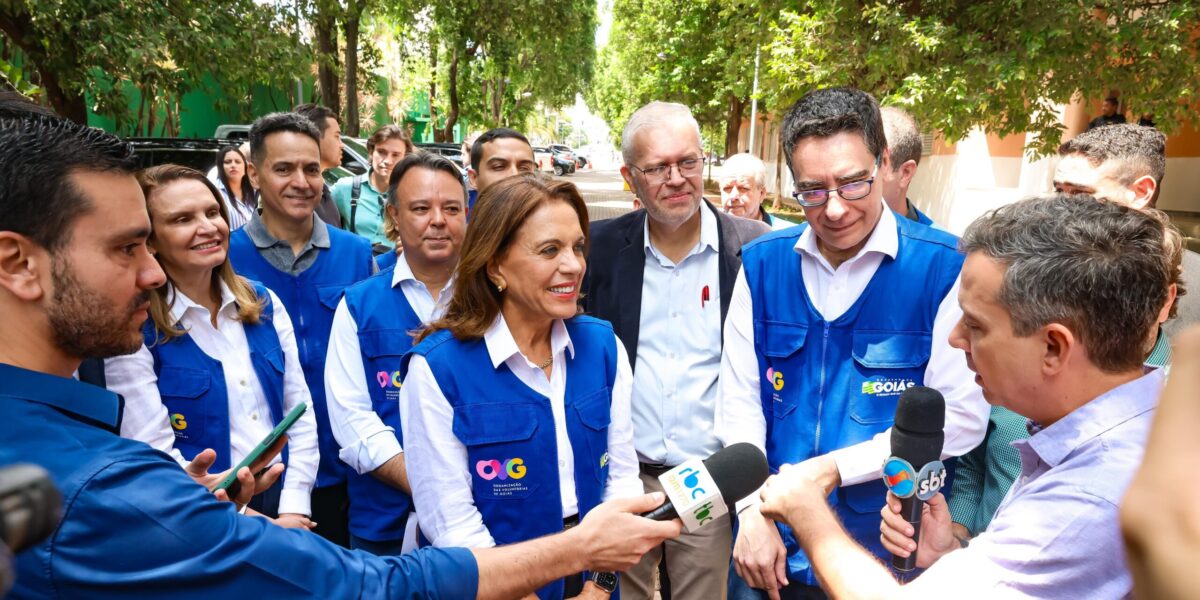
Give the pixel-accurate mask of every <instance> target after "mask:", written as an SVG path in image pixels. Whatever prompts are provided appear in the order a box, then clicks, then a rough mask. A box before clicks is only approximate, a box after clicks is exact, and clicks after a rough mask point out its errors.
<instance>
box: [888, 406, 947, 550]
mask: <svg viewBox="0 0 1200 600" xmlns="http://www.w3.org/2000/svg"><path fill="white" fill-rule="evenodd" d="M945 422H946V400H945V399H944V398H942V394H941V393H940V392H938V391H937V390H935V389H933V388H928V387H923V386H915V387H910V388H908V389H907V390H905V391H904V393H903V394H901V395H900V400H899V402H898V403H897V404H896V418H895V423H894V424H893V425H892V456H891V458H889V459H888V460H887V462H886V463H884V466H883V482H884V484H885V485H886V486H887V488H888V490H889V493H888V498H887V505H886V506H884V508H883V511H882V516H883V526H882V527H881V528H880V531H881V535H880V540H881V541H882V542H883V545H884V547H885V548H887V550H888V551H889V552H891V553H892V567H893V568H894V569H895V570H896V571H898V572H901V573H907V572H909V571H912V570H913V569H914V568H917V567H926V566H928V565H930V564H933V562H934V561H935V560H937V559H938V558H939V557H940V556H941V555H943V554H945V553H946V552H948V551H950V550H952V549H953V548H955V547H957V544H956V543H954V535H953V533H952V530H951V525H950V512H949V509H948V508H947V506H946V500H945V498H944V497H942V495H941V494H939V493H938V490H939V489H941V487H942V486H943V485H944V484H945V483H946V467H945V466H944V465H943V464H942V462H941V460H940V458H941V454H942V444H943V442H944V439H945V434H944V433H943V428H944V427H945ZM923 527H926V530H925V532H924V535H922V528H923ZM947 538H948V540H947Z"/></svg>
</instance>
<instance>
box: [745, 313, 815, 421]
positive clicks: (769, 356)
mask: <svg viewBox="0 0 1200 600" xmlns="http://www.w3.org/2000/svg"><path fill="white" fill-rule="evenodd" d="M754 337H755V339H757V340H761V342H760V343H761V348H762V354H763V357H764V359H765V360H764V361H763V362H765V363H766V364H767V368H766V370H765V371H764V372H763V373H760V374H759V375H760V376H761V377H763V379H762V380H760V381H761V383H760V384H759V389H760V390H761V391H762V392H761V396H762V398H763V406H764V407H768V406H769V407H770V411H771V413H772V414H773V415H774V416H775V418H776V419H785V418H787V416H788V415H790V414H791V413H792V412H793V411H795V410H796V395H795V394H794V393H792V392H788V393H784V390H785V389H786V385H787V382H786V380H785V379H786V377H787V376H788V375H790V376H791V377H800V375H801V371H802V369H803V363H802V360H801V357H800V351H801V350H803V349H804V342H805V340H807V339H808V325H798V324H796V323H783V322H779V321H756V322H755V323H754ZM785 374H788V375H785ZM796 386H797V384H793V385H792V387H793V388H796ZM768 402H769V403H768Z"/></svg>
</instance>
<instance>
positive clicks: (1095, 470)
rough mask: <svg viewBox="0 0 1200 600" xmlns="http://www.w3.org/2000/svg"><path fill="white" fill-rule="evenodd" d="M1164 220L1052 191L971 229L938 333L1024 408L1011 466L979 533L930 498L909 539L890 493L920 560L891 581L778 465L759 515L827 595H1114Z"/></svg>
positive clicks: (899, 527)
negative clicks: (953, 309)
mask: <svg viewBox="0 0 1200 600" xmlns="http://www.w3.org/2000/svg"><path fill="white" fill-rule="evenodd" d="M1166 227H1167V221H1166V218H1165V217H1164V216H1162V214H1161V213H1147V212H1142V211H1138V210H1136V209H1133V208H1130V207H1126V206H1121V205H1119V204H1116V203H1112V202H1107V201H1097V200H1093V199H1092V198H1084V197H1079V196H1068V195H1065V194H1059V195H1055V196H1052V197H1048V198H1041V199H1030V200H1025V201H1022V202H1017V203H1015V204H1011V205H1009V206H1005V207H1003V208H1000V209H998V210H996V211H993V212H992V213H989V214H987V215H985V216H984V217H982V218H980V219H979V220H978V221H976V222H975V223H974V224H972V225H971V226H970V227H969V228H968V229H967V231H966V233H965V234H964V236H963V238H962V244H961V248H962V250H963V251H964V252H965V253H966V254H967V258H966V262H965V264H964V266H963V271H962V288H961V291H960V293H959V296H958V298H959V303H960V304H961V305H962V310H963V317H962V320H961V321H960V322H959V324H958V326H957V327H956V328H955V330H954V333H953V334H952V335H951V336H950V343H951V345H953V346H954V347H955V348H958V349H961V350H963V351H964V352H966V355H967V362H968V364H969V365H970V367H971V369H972V370H973V371H975V373H976V381H977V382H978V383H979V384H980V386H981V387H982V388H983V393H984V397H985V398H987V400H988V402H989V403H991V404H993V405H995V406H1003V407H1005V408H1008V409H1010V410H1012V411H1013V412H1015V413H1017V414H1020V415H1022V416H1024V417H1026V418H1027V419H1028V425H1027V427H1028V428H1029V431H1030V434H1031V435H1030V437H1029V438H1028V439H1025V440H1019V441H1016V442H1014V446H1015V447H1016V448H1017V451H1018V452H1019V453H1020V456H1021V472H1020V475H1019V477H1018V479H1017V481H1016V483H1015V484H1014V485H1013V487H1012V488H1011V490H1010V491H1009V493H1008V496H1007V497H1006V498H1005V499H1004V501H1003V502H1002V503H1001V505H1000V508H999V511H998V512H997V513H996V516H995V518H994V519H993V520H992V522H991V524H990V525H989V526H988V528H987V530H986V531H984V533H982V534H981V535H979V536H978V537H976V538H975V539H973V540H971V541H970V543H969V546H968V544H967V543H966V541H965V540H960V539H958V538H956V537H955V536H954V534H953V530H952V528H951V521H950V513H949V510H948V508H947V505H946V501H945V498H943V497H942V495H941V494H938V495H935V496H934V497H933V498H931V499H930V501H929V502H928V510H927V511H925V514H924V516H923V517H922V520H921V530H920V536H919V542H917V541H915V540H914V535H913V531H912V527H911V526H910V525H909V524H908V523H906V522H904V520H903V519H902V518H901V517H900V515H899V514H898V513H899V512H900V503H899V501H898V500H897V499H896V498H895V497H894V496H891V495H890V494H889V497H888V506H886V507H885V508H884V509H883V511H882V513H883V526H882V528H881V530H882V535H881V540H882V542H883V544H884V546H885V547H886V548H887V549H888V551H890V552H892V553H893V554H896V555H899V556H909V555H910V553H912V552H914V551H915V552H916V559H917V560H916V563H917V566H918V567H924V568H928V570H927V571H926V572H925V573H924V574H922V575H920V576H919V577H917V578H916V579H914V580H913V581H912V582H911V583H909V584H908V585H906V586H904V587H900V586H899V584H898V583H897V582H896V580H895V579H894V578H893V576H892V575H891V574H890V573H889V572H887V571H886V570H885V569H884V568H882V567H881V566H880V565H879V564H878V563H877V562H875V561H874V560H873V559H872V558H871V557H870V556H869V555H868V554H867V553H866V552H865V551H864V550H863V549H862V548H861V547H860V546H858V545H857V544H856V543H854V542H853V541H852V540H851V539H849V538H848V537H847V536H846V534H845V533H844V532H843V531H842V529H841V527H840V525H839V524H838V522H837V520H836V519H835V518H834V517H833V515H832V513H831V512H830V511H829V509H828V507H827V505H826V503H825V499H824V497H822V495H821V494H820V492H819V491H816V492H814V490H815V489H816V486H814V485H812V475H811V473H809V472H807V469H805V467H804V466H803V465H797V466H796V467H785V468H784V469H782V470H781V471H780V474H779V475H778V476H776V477H775V478H773V479H772V480H770V481H769V482H768V484H767V489H766V490H765V491H764V493H763V498H764V500H765V503H764V504H763V506H762V511H763V512H764V513H766V514H769V515H771V516H772V517H775V518H783V519H786V520H787V522H788V523H789V524H790V525H791V526H792V527H793V528H795V529H794V531H795V533H796V537H797V539H798V540H799V541H800V543H801V545H802V546H803V547H804V549H805V550H806V551H807V552H808V553H809V557H810V558H811V559H812V562H813V565H814V567H815V569H816V571H817V573H818V575H819V576H820V577H821V580H822V582H823V584H824V586H825V589H826V591H827V592H828V593H829V594H830V596H834V597H871V598H883V597H888V598H892V597H895V598H909V597H912V598H918V597H919V598H931V597H948V596H962V597H969V596H972V595H976V596H977V595H979V594H983V595H984V596H987V597H991V596H992V595H1003V596H1004V597H1022V598H1025V597H1030V598H1124V597H1127V596H1129V595H1130V593H1131V590H1132V582H1131V579H1130V575H1129V572H1128V570H1127V568H1126V565H1125V559H1124V550H1123V547H1122V543H1121V536H1120V524H1119V521H1118V506H1119V503H1120V501H1121V498H1122V496H1123V495H1124V493H1125V490H1126V488H1127V487H1128V485H1129V481H1130V479H1131V478H1132V477H1133V473H1134V470H1135V469H1136V468H1137V466H1138V465H1139V464H1140V462H1141V459H1142V454H1143V450H1144V445H1145V440H1146V435H1147V432H1148V429H1149V426H1150V422H1151V419H1152V417H1153V414H1154V409H1155V406H1156V404H1157V398H1158V395H1159V393H1160V392H1161V390H1162V384H1163V379H1164V377H1163V373H1162V371H1161V370H1152V369H1149V368H1146V367H1144V366H1143V359H1144V358H1145V356H1146V353H1147V351H1148V350H1149V348H1150V347H1151V345H1153V343H1154V341H1155V333H1156V330H1157V325H1158V322H1159V319H1160V317H1161V315H1163V314H1164V313H1165V311H1167V310H1168V309H1169V303H1170V301H1171V294H1170V286H1171V284H1172V283H1174V279H1175V275H1174V266H1173V264H1172V262H1173V261H1172V257H1171V256H1170V255H1169V253H1168V252H1167V251H1165V250H1164V239H1165V236H1166Z"/></svg>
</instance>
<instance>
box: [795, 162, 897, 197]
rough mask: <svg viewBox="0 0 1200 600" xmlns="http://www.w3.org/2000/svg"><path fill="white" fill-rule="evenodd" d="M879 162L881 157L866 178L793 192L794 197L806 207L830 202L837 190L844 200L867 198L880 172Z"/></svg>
mask: <svg viewBox="0 0 1200 600" xmlns="http://www.w3.org/2000/svg"><path fill="white" fill-rule="evenodd" d="M879 163H880V159H879V158H876V159H875V168H874V169H873V170H871V176H870V177H868V178H866V179H859V180H858V181H851V182H850V183H844V184H842V185H839V186H837V187H835V188H829V189H827V190H804V191H803V192H792V197H793V198H795V199H796V202H798V203H800V206H803V207H804V208H816V207H818V206H822V205H824V204H825V203H826V202H829V196H830V194H832V193H833V192H837V195H838V197H839V198H841V199H842V200H850V201H853V200H861V199H863V198H866V197H867V194H870V193H871V184H873V183H875V175H877V174H878V173H879Z"/></svg>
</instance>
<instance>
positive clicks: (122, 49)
mask: <svg viewBox="0 0 1200 600" xmlns="http://www.w3.org/2000/svg"><path fill="white" fill-rule="evenodd" d="M0 32H3V35H4V37H5V38H6V42H7V43H8V44H11V45H12V46H15V47H16V48H17V49H19V50H20V51H21V53H22V54H23V57H24V59H25V60H26V61H27V66H28V67H27V68H28V69H29V70H30V71H31V73H32V74H33V77H32V78H31V80H32V81H34V83H36V84H37V86H38V87H39V88H40V90H41V91H42V92H43V93H44V94H45V100H46V101H47V103H48V104H49V105H50V106H51V107H52V108H54V110H56V111H57V112H58V113H59V114H61V115H63V116H65V117H68V118H70V119H73V120H75V121H79V122H85V121H86V120H87V112H88V102H89V101H90V102H91V103H92V109H93V110H94V111H95V112H96V113H98V114H101V115H105V116H109V117H113V118H115V119H116V120H117V122H118V125H120V126H123V125H125V124H128V123H129V122H131V121H132V120H133V119H135V118H138V119H147V120H149V122H150V124H151V125H152V124H153V120H154V118H155V117H154V115H155V114H156V113H157V109H158V108H159V107H165V108H166V109H167V114H168V117H170V116H171V115H172V109H173V107H175V106H177V104H178V100H179V98H180V96H182V95H183V94H184V93H186V92H187V91H190V90H192V89H196V88H199V87H201V86H203V85H204V78H205V77H206V76H209V77H212V78H214V79H215V80H216V82H217V83H218V84H219V86H220V88H221V89H223V90H224V91H225V92H226V93H227V94H229V95H231V96H233V97H235V98H246V99H248V97H249V93H250V90H251V87H252V86H253V85H254V84H256V83H257V84H265V85H268V86H276V87H279V88H283V89H286V88H285V87H284V86H286V85H287V82H288V81H290V80H291V79H292V78H293V77H295V75H296V73H299V72H303V71H304V70H307V68H308V66H307V63H308V57H307V56H306V55H307V53H298V52H296V48H297V45H298V41H297V38H296V35H295V32H296V22H295V16H294V13H293V12H290V8H283V7H280V6H279V4H278V3H262V2H257V1H255V0H189V1H187V2H162V1H161V0H119V1H118V0H105V1H97V0H0ZM127 83H132V84H133V85H134V86H136V87H137V88H138V89H139V90H140V91H141V93H142V97H143V105H142V108H141V110H139V111H137V112H139V113H142V114H141V115H139V116H137V117H135V114H134V111H132V110H131V109H130V108H129V105H128V100H127V98H126V97H125V94H124V88H125V85H126V84H127ZM248 105H249V103H248V102H240V103H239V106H240V107H241V108H243V110H245V109H247V108H248ZM175 116H176V117H177V112H175ZM151 128H152V127H151Z"/></svg>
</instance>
